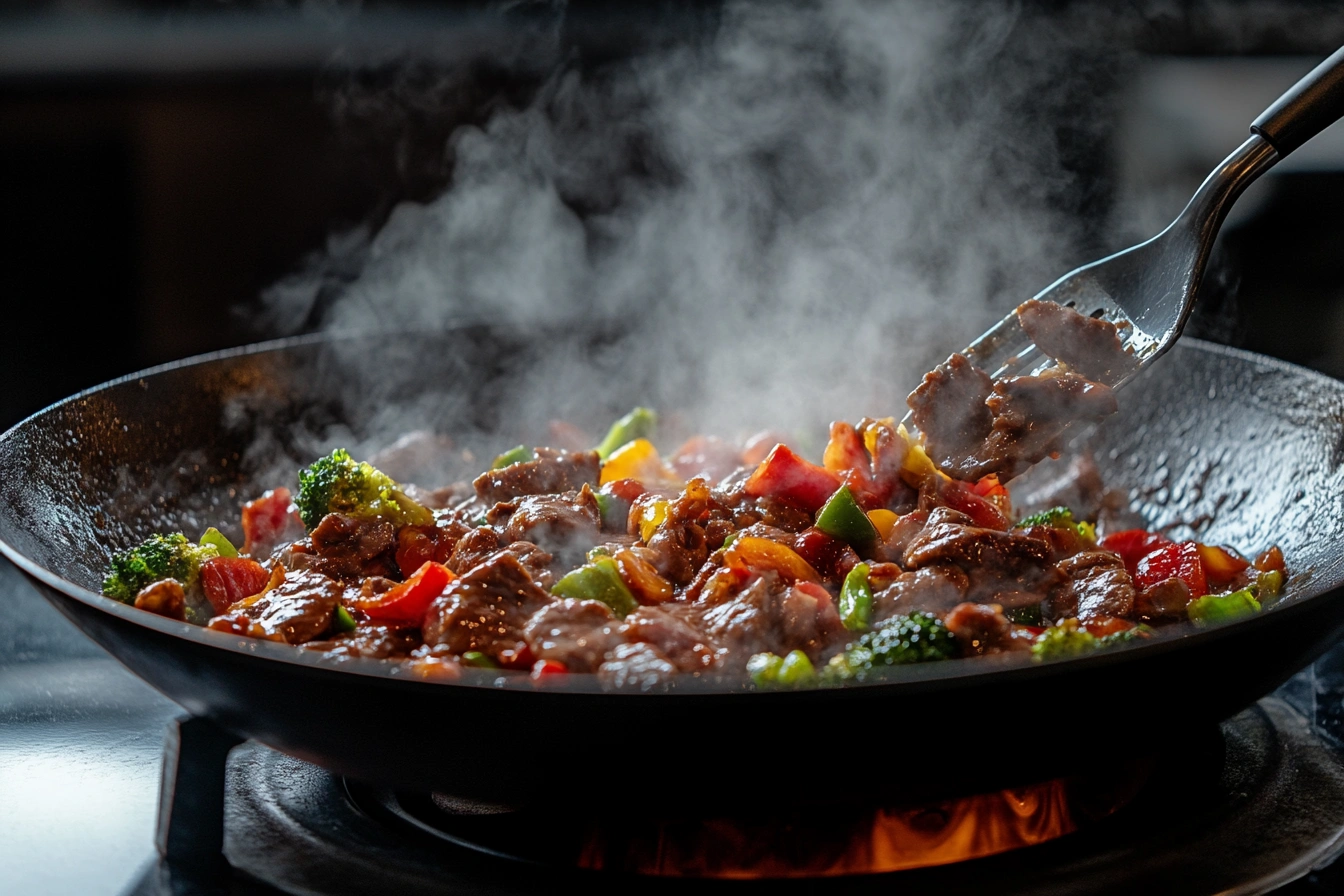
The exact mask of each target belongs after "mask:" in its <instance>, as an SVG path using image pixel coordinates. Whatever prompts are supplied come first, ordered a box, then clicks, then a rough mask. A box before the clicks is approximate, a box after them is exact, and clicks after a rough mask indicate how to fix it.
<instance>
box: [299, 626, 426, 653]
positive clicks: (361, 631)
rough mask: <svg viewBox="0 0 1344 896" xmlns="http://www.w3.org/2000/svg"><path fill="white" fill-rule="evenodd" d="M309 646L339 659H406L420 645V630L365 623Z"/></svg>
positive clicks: (308, 646) (311, 642)
mask: <svg viewBox="0 0 1344 896" xmlns="http://www.w3.org/2000/svg"><path fill="white" fill-rule="evenodd" d="M306 646H307V648H308V649H309V650H321V651H324V652H325V653H326V654H327V655H328V656H333V657H338V658H353V657H360V656H362V657H369V658H371V659H376V660H387V659H405V658H406V657H408V656H410V655H411V651H412V650H415V649H416V648H417V647H419V646H420V631H419V629H414V628H404V627H396V626H391V625H379V624H376V623H371V622H365V623H364V624H362V625H360V626H359V628H357V629H355V630H354V631H352V632H344V633H342V634H339V635H336V636H335V637H333V638H330V639H328V640H325V641H310V642H308V644H307V645H306Z"/></svg>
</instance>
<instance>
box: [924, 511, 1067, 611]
mask: <svg viewBox="0 0 1344 896" xmlns="http://www.w3.org/2000/svg"><path fill="white" fill-rule="evenodd" d="M902 565H904V566H905V567H907V568H908V569H919V568H921V567H925V566H947V565H951V566H956V567H959V568H960V569H961V570H962V572H964V573H966V576H967V579H968V580H969V586H968V588H967V593H966V599H967V600H969V601H972V602H993V603H999V604H1003V605H1004V606H1008V607H1018V606H1025V605H1027V604H1031V603H1035V602H1037V601H1039V600H1040V599H1041V598H1042V597H1043V596H1044V595H1045V594H1047V593H1048V592H1049V590H1050V588H1052V587H1053V586H1054V585H1055V584H1057V583H1058V582H1059V580H1060V575H1059V573H1058V572H1057V571H1056V570H1055V567H1054V563H1053V561H1052V559H1051V553H1050V546H1049V545H1048V544H1047V543H1046V542H1044V541H1041V540H1040V539H1036V538H1029V537H1027V536H1026V535H1023V534H1021V533H1019V532H1000V531H999V530H997V529H985V528H981V527H978V526H972V525H970V519H969V517H967V516H966V515H965V514H962V513H959V512H957V511H955V510H951V509H949V508H947V507H937V508H934V509H933V510H932V511H931V512H930V513H929V519H928V522H927V523H926V524H925V526H924V529H923V530H922V531H921V532H920V533H919V534H918V535H916V536H915V537H914V538H912V539H911V540H910V544H909V546H908V547H907V548H906V549H905V556H904V557H903V562H902Z"/></svg>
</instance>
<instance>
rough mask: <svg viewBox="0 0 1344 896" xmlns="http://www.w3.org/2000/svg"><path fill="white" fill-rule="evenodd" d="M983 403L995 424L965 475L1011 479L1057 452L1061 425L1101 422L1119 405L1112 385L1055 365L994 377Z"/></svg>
mask: <svg viewBox="0 0 1344 896" xmlns="http://www.w3.org/2000/svg"><path fill="white" fill-rule="evenodd" d="M986 405H987V406H988V407H989V409H990V411H991V412H992V413H993V414H994V424H993V426H992V427H991V429H990V433H989V437H988V438H987V439H985V443H984V445H983V446H982V447H981V448H980V450H979V452H978V453H977V455H976V460H977V461H978V465H976V466H975V467H974V475H973V476H971V477H964V478H978V477H980V476H985V475H987V474H989V473H998V474H999V476H1000V478H1002V479H1005V480H1006V479H1011V478H1012V477H1014V476H1016V475H1018V474H1019V473H1021V472H1023V471H1024V470H1026V469H1027V468H1028V467H1030V466H1031V465H1032V464H1034V463H1036V462H1037V461H1040V460H1043V459H1044V458H1045V457H1046V456H1047V455H1049V454H1052V453H1054V452H1055V451H1057V450H1059V430H1060V429H1061V428H1062V427H1063V426H1065V425H1067V424H1069V423H1071V422H1073V421H1075V420H1079V421H1090V422H1094V423H1096V422H1100V421H1102V420H1104V419H1105V418H1106V417H1109V416H1110V415H1111V414H1114V413H1115V412H1116V410H1117V409H1118V407H1119V406H1118V405H1117V404H1116V401H1115V393H1114V392H1112V391H1111V389H1110V387H1108V386H1103V385H1102V384H1100V383H1094V382H1092V381H1091V380H1088V379H1085V378H1084V377H1081V376H1079V375H1078V374H1076V373H1063V372H1060V371H1058V370H1055V369H1051V370H1047V371H1046V372H1045V373H1042V374H1041V375H1040V376H1010V377H1004V378H1003V379H1000V380H998V381H996V382H995V383H994V392H993V394H992V395H991V396H990V397H989V400H988V401H987V402H986Z"/></svg>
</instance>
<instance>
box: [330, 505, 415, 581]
mask: <svg viewBox="0 0 1344 896" xmlns="http://www.w3.org/2000/svg"><path fill="white" fill-rule="evenodd" d="M310 537H311V538H312V544H313V554H314V555H315V556H316V557H317V560H316V561H315V562H314V563H313V568H315V569H317V570H318V571H319V572H321V573H322V574H323V575H328V576H332V577H334V578H338V579H357V578H361V577H363V576H371V575H389V574H395V573H396V569H397V566H396V558H395V553H396V543H397V530H396V528H395V527H394V526H393V525H392V524H391V523H389V522H388V521H387V520H382V519H377V518H372V519H356V518H355V517H350V516H345V515H344V514H340V513H329V514H327V515H326V516H324V517H323V518H322V522H320V523H318V524H317V528H315V529H314V530H313V532H312V535H311V536H310Z"/></svg>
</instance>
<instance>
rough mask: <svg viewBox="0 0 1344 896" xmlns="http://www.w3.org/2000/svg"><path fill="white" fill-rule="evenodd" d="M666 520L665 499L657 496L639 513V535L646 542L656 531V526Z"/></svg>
mask: <svg viewBox="0 0 1344 896" xmlns="http://www.w3.org/2000/svg"><path fill="white" fill-rule="evenodd" d="M666 521H667V500H666V499H665V498H659V499H658V500H657V501H653V502H651V503H649V504H646V505H645V506H644V511H643V512H642V513H640V515H639V537H640V538H642V539H644V543H645V544H648V543H649V539H650V538H652V537H653V533H655V532H657V531H658V527H659V526H661V525H662V524H663V523H664V522H666Z"/></svg>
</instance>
